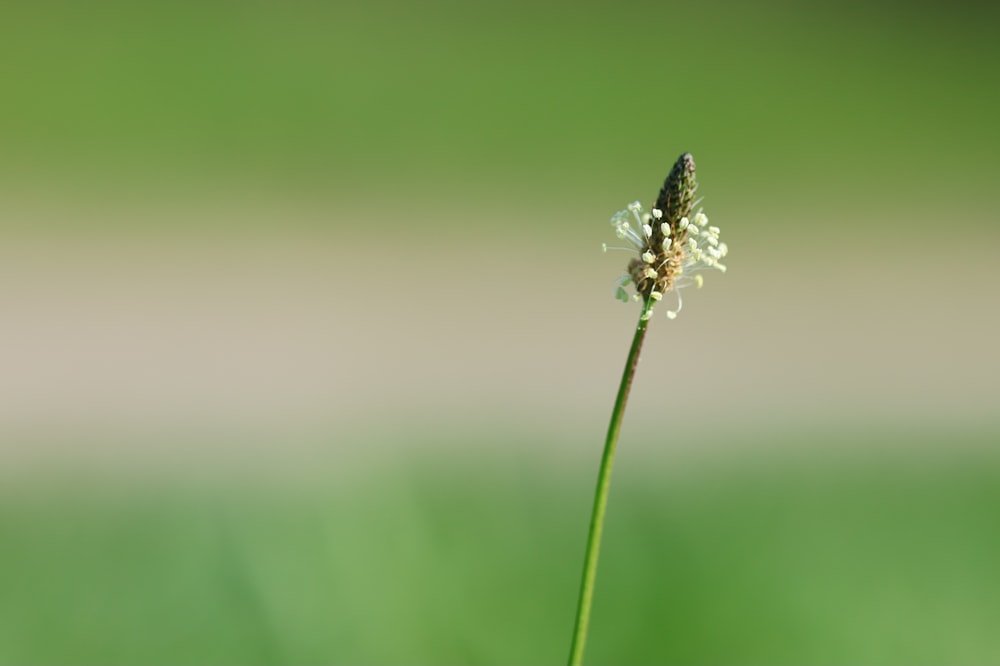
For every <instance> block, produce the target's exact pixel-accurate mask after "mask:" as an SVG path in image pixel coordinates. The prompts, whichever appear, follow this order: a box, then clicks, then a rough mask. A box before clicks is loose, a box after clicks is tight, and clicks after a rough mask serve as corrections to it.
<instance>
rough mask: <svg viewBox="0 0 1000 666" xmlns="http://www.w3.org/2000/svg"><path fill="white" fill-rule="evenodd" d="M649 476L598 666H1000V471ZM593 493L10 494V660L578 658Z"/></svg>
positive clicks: (576, 471)
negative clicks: (576, 614)
mask: <svg viewBox="0 0 1000 666" xmlns="http://www.w3.org/2000/svg"><path fill="white" fill-rule="evenodd" d="M988 457H989V456H987V458H988ZM628 460H629V459H628V456H627V454H626V456H625V457H624V460H620V461H619V462H620V463H621V464H620V467H619V469H618V470H616V478H615V479H614V481H613V483H612V491H611V501H610V507H609V514H608V524H607V529H606V532H605V540H604V548H603V551H602V560H601V566H600V571H599V574H598V583H597V592H596V597H595V606H594V615H593V618H592V624H591V634H590V641H589V645H588V651H587V655H586V661H587V662H589V663H609V662H615V663H655V662H676V663H689V664H701V663H705V664H707V663H772V664H791V663H885V664H888V663H899V664H904V663H905V664H920V663H970V662H976V663H995V662H1000V635H998V634H997V633H996V632H995V628H996V627H997V626H1000V567H997V562H1000V530H998V529H997V516H1000V465H998V464H996V462H997V461H996V459H995V458H994V459H993V460H992V461H990V462H987V463H985V464H984V457H983V455H981V454H980V455H966V456H958V455H950V456H949V457H948V459H947V461H946V463H940V461H939V462H934V461H932V460H929V459H925V460H924V461H923V462H919V463H914V464H899V457H898V456H887V457H885V458H884V459H874V458H872V457H869V458H867V459H863V458H862V457H855V458H854V459H852V461H851V462H844V461H841V462H839V463H833V464H830V463H822V464H820V463H818V462H817V461H816V460H815V459H810V458H808V457H806V458H801V457H800V458H799V459H798V461H788V460H785V461H783V462H775V463H768V462H758V463H756V464H750V465H741V464H736V465H733V464H718V465H713V464H706V465H702V466H701V467H699V468H697V469H694V470H691V469H690V466H689V469H688V471H686V472H684V473H679V472H677V471H676V470H675V471H674V472H670V471H665V469H666V468H668V467H669V465H668V464H666V463H665V464H664V465H663V466H662V467H663V468H664V469H658V466H657V465H645V466H644V467H645V469H641V470H640V469H638V467H639V465H636V464H635V463H634V461H633V462H632V463H631V464H630V463H629V462H628ZM596 462H597V461H596V457H595V461H594V469H595V470H596ZM695 467H697V466H695ZM344 476H348V475H344ZM592 482H593V478H592V474H591V470H589V468H588V469H584V468H583V467H579V466H576V467H574V468H573V469H571V470H567V471H566V472H565V473H562V472H559V473H556V474H554V475H553V474H552V473H551V470H550V469H549V470H548V471H546V470H543V469H542V468H541V467H540V466H538V465H532V464H524V461H513V460H512V461H510V462H509V464H507V463H501V464H498V463H497V461H496V460H492V461H489V462H488V463H487V462H483V463H479V464H477V463H475V462H471V461H469V460H465V459H463V460H462V461H460V462H458V463H456V462H454V461H453V460H452V459H446V458H444V457H438V458H432V459H430V460H425V461H424V462H422V463H421V464H419V465H411V464H405V463H396V464H393V465H390V466H389V468H388V469H383V470H371V471H370V473H368V474H366V475H364V477H363V478H357V477H355V478H341V477H337V478H335V479H332V480H331V481H330V482H329V483H317V482H315V481H309V482H304V483H299V484H291V483H273V482H264V481H260V482H252V481H244V482H241V483H234V482H232V481H229V482H222V483H218V484H211V483H204V482H200V483H195V482H190V481H189V482H184V483H182V482H177V481H172V482H157V483H149V484H145V485H143V484H137V483H136V482H135V480H134V479H133V480H131V481H129V480H126V479H124V478H122V479H121V481H120V483H115V482H114V481H111V482H109V481H108V480H107V479H104V480H103V481H101V482H99V483H98V482H96V481H94V482H88V481H86V480H82V481H81V480H78V481H76V482H74V483H73V484H68V485H67V484H61V485H59V486H55V485H51V484H49V485H43V486H39V485H37V484H36V485H34V486H31V485H28V484H19V486H18V487H11V486H9V485H8V486H7V487H6V488H4V489H3V490H2V492H0V538H2V544H3V547H2V550H0V590H2V593H0V662H2V663H23V664H55V663H103V664H124V663H129V664H153V663H157V664H162V663H203V664H211V663H287V664H304V663H360V664H375V663H409V664H459V663H463V664H477V663H524V664H542V663H545V664H551V663H559V662H562V661H563V660H564V659H565V657H566V652H567V649H568V646H569V640H570V633H571V629H572V620H573V611H574V605H575V602H576V594H577V587H576V586H577V583H578V576H579V573H580V571H579V570H580V565H581V558H582V554H583V545H584V540H585V536H586V523H587V519H588V512H589V503H590V492H591V486H592Z"/></svg>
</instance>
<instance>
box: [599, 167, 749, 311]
mask: <svg viewBox="0 0 1000 666" xmlns="http://www.w3.org/2000/svg"><path fill="white" fill-rule="evenodd" d="M694 171H695V166H694V158H692V157H691V154H690V153H684V154H683V155H681V156H680V158H678V160H677V162H676V163H675V164H674V166H673V168H672V169H671V170H670V174H669V175H668V176H667V179H666V181H664V183H663V187H662V188H661V189H660V195H659V196H658V197H657V200H656V204H655V206H654V207H653V209H652V210H651V211H650V212H646V211H645V210H643V207H642V204H640V203H639V202H638V201H635V202H633V203H631V204H629V205H628V208H626V209H625V210H622V211H618V212H617V213H615V214H614V216H612V218H611V226H612V227H614V229H615V235H616V236H617V237H618V238H619V239H620V240H623V241H625V242H626V243H627V244H628V247H616V248H609V247H608V246H607V245H605V246H604V250H605V251H607V250H608V249H619V250H628V251H630V252H636V253H637V254H638V256H637V257H635V258H633V259H632V260H631V261H629V263H628V267H627V274H626V275H624V276H623V277H622V278H621V279H620V280H619V281H618V288H617V289H616V290H615V297H616V298H618V299H619V300H621V301H625V302H627V301H628V300H630V297H629V295H628V293H627V292H626V290H625V287H626V286H628V285H629V284H630V283H631V284H633V285H634V286H635V293H634V294H633V295H632V296H631V300H634V301H639V302H642V303H643V308H644V309H643V314H642V317H643V319H649V318H650V317H651V316H652V314H653V305H654V304H655V303H657V302H659V301H660V300H662V299H663V297H664V295H666V294H668V293H671V292H672V293H674V294H676V297H677V307H676V308H675V309H673V310H667V317H669V318H670V319H673V318H675V317H676V316H677V313H678V312H680V310H681V306H682V305H683V301H682V300H681V295H680V290H681V289H682V288H683V287H686V286H688V285H691V284H694V285H695V286H696V287H699V288H700V287H701V285H702V282H703V280H704V278H703V276H702V275H701V274H700V271H703V270H706V269H715V270H718V271H722V272H723V273H724V272H725V271H726V266H725V264H723V263H721V260H722V259H723V258H724V257H725V256H726V254H727V253H728V252H729V248H728V247H727V246H726V244H725V243H723V242H721V241H720V240H719V228H718V227H715V226H709V224H708V217H707V216H706V215H705V213H703V212H702V211H701V209H699V210H698V212H697V213H696V214H694V215H693V216H692V215H691V210H692V209H693V208H694V206H695V205H696V204H697V201H695V199H694V193H695V190H697V189H698V184H697V182H696V181H695V177H694Z"/></svg>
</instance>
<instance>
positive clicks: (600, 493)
mask: <svg viewBox="0 0 1000 666" xmlns="http://www.w3.org/2000/svg"><path fill="white" fill-rule="evenodd" d="M647 307H648V305H647ZM645 312H646V308H644V309H643V315H641V316H640V317H639V323H638V324H637V325H636V327H635V335H634V336H632V347H631V348H630V349H629V352H628V359H626V361H625V370H624V372H622V381H621V384H620V385H619V386H618V396H617V397H616V398H615V406H614V409H613V410H612V411H611V422H610V423H609V424H608V435H607V437H606V438H605V440H604V454H603V455H602V456H601V466H600V469H599V470H598V472H597V489H596V490H595V491H594V508H593V510H592V512H591V515H590V531H589V532H588V534H587V550H586V553H585V555H584V560H583V577H582V579H581V581H580V598H579V601H578V602H577V611H576V625H575V626H574V628H573V644H572V646H571V647H570V652H569V664H570V666H579V665H580V664H582V663H583V650H584V648H585V647H586V645H587V629H588V627H589V626H590V606H591V603H592V602H593V599H594V583H595V582H596V580H597V557H598V555H599V554H600V550H601V533H602V532H603V531H604V513H605V511H606V510H607V507H608V490H609V488H610V487H611V468H612V467H613V465H614V462H615V449H616V448H617V446H618V433H619V431H621V427H622V416H623V415H624V414H625V403H626V402H628V394H629V392H630V391H631V389H632V379H633V378H634V377H635V370H636V368H637V367H638V365H639V352H640V351H642V343H643V340H645V339H646V327H647V326H648V325H649V317H648V316H645Z"/></svg>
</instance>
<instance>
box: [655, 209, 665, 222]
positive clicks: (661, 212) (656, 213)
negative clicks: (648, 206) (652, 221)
mask: <svg viewBox="0 0 1000 666" xmlns="http://www.w3.org/2000/svg"><path fill="white" fill-rule="evenodd" d="M653 217H655V218H656V219H657V220H659V219H660V218H662V217H663V211H662V210H660V209H659V208H654V209H653Z"/></svg>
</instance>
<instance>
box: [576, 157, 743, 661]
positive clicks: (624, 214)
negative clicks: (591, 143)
mask: <svg viewBox="0 0 1000 666" xmlns="http://www.w3.org/2000/svg"><path fill="white" fill-rule="evenodd" d="M697 189H698V183H697V181H696V180H695V164H694V158H692V157H691V154H690V153H684V154H683V155H681V156H680V157H679V158H678V159H677V162H676V163H675V164H674V166H673V168H672V169H671V170H670V174H669V175H668V176H667V178H666V180H665V181H664V183H663V187H662V188H661V189H660V193H659V195H658V196H657V198H656V204H655V205H654V207H653V209H652V211H651V212H649V213H646V212H644V211H643V209H642V206H641V205H640V204H639V203H638V202H635V203H633V204H630V205H629V206H628V208H627V210H624V211H620V212H618V213H616V214H615V215H614V217H612V218H611V225H612V226H613V227H614V229H615V234H616V235H617V237H618V238H619V239H620V240H624V241H625V242H626V243H628V245H629V247H627V248H614V249H623V250H628V251H630V252H634V253H636V255H637V256H634V257H633V258H632V259H631V260H630V261H629V263H628V266H627V273H626V275H625V276H624V277H623V278H622V279H621V280H619V282H618V288H617V290H616V292H615V295H616V297H617V298H618V299H619V300H622V301H629V300H633V301H638V302H640V303H642V311H641V313H640V315H639V322H638V324H637V325H636V329H635V335H634V336H633V337H632V346H631V347H630V348H629V353H628V358H627V359H626V361H625V370H624V371H623V372H622V380H621V384H620V385H619V386H618V395H617V397H616V398H615V405H614V408H613V409H612V411H611V421H610V423H609V424H608V434H607V437H606V438H605V441H604V453H603V455H602V456H601V465H600V468H599V469H598V473H597V488H596V489H595V491H594V505H593V508H592V511H591V516H590V529H589V531H588V534H587V548H586V551H585V553H584V561H583V575H582V577H581V580H580V596H579V600H578V603H577V612H576V622H575V624H574V628H573V642H572V645H571V646H570V653H569V664H570V666H579V665H580V664H582V663H583V653H584V648H585V647H586V644H587V630H588V628H589V625H590V609H591V605H592V603H593V598H594V586H595V583H596V580H597V560H598V555H599V553H600V549H601V534H602V532H603V531H604V516H605V513H606V510H607V505H608V492H609V489H610V486H611V470H612V467H613V466H614V458H615V449H616V448H617V446H618V434H619V432H620V431H621V425H622V417H623V416H624V414H625V404H626V402H628V396H629V392H630V390H631V388H632V380H633V379H634V378H635V371H636V368H637V367H638V365H639V353H640V352H641V351H642V343H643V341H644V340H645V338H646V329H647V327H648V325H649V320H650V317H652V314H653V308H654V306H655V305H656V304H657V303H658V302H660V301H661V300H662V299H663V297H664V295H665V294H667V293H671V292H672V293H674V294H676V298H677V306H676V308H675V309H669V310H667V317H668V318H669V319H673V318H674V317H676V316H677V313H678V312H680V309H681V299H680V289H681V287H683V286H685V285H687V284H694V285H696V286H697V287H701V285H702V281H703V279H702V276H701V275H700V274H699V271H701V270H704V269H716V270H719V271H722V272H725V270H726V267H725V266H724V265H723V264H722V263H720V260H721V259H722V258H723V257H725V256H726V254H727V253H728V248H727V247H726V244H725V243H722V242H720V241H719V228H718V227H713V226H709V225H708V218H707V217H706V216H705V214H704V213H702V212H701V211H700V210H699V211H698V213H697V214H696V215H694V216H693V217H692V216H691V211H692V210H693V209H694V207H695V206H696V205H697V203H698V202H697V201H696V200H695V192H696V190H697ZM604 249H605V251H607V250H608V249H610V248H608V246H607V245H605V246H604ZM630 283H631V284H632V285H634V287H635V293H633V294H632V296H629V295H628V294H627V292H626V291H625V287H626V286H627V285H629V284H630Z"/></svg>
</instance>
